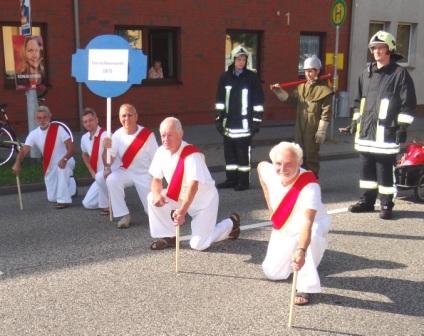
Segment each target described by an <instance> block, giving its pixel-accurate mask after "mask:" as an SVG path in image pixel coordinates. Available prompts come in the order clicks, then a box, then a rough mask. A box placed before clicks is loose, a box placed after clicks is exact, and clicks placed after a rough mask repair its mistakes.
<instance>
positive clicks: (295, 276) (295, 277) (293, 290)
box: [287, 271, 297, 328]
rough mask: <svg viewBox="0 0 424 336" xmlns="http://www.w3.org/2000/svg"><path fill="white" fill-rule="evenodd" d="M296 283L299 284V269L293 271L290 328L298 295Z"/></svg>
mask: <svg viewBox="0 0 424 336" xmlns="http://www.w3.org/2000/svg"><path fill="white" fill-rule="evenodd" d="M296 284H297V271H295V272H293V284H292V290H291V297H290V311H289V323H288V324H287V326H288V327H289V328H291V327H292V322H293V315H294V298H295V297H296Z"/></svg>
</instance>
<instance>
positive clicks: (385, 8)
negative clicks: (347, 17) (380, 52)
mask: <svg viewBox="0 0 424 336" xmlns="http://www.w3.org/2000/svg"><path fill="white" fill-rule="evenodd" d="M379 30H386V31H388V32H390V33H391V34H392V35H393V36H394V37H395V38H396V44H397V49H398V52H399V53H400V54H402V55H403V56H404V59H403V60H401V61H400V62H398V63H399V64H400V65H402V66H404V67H406V68H407V69H408V71H409V73H410V74H411V76H412V78H413V80H414V83H415V90H416V95H417V102H418V104H419V105H420V106H419V107H418V110H419V111H420V113H421V112H422V110H423V106H422V105H423V104H424V77H423V76H422V69H423V67H424V44H423V43H422V41H423V40H424V2H423V1H422V0H407V1H406V0H403V1H386V0H373V1H367V0H354V1H353V8H352V26H351V38H350V43H351V48H350V56H349V80H348V91H349V93H350V98H351V99H350V100H351V102H352V100H353V99H354V95H355V94H356V93H355V90H356V87H357V81H358V77H359V74H360V73H361V72H362V70H363V69H364V68H365V66H366V64H367V62H369V61H370V60H371V58H370V57H371V56H370V52H369V50H368V41H369V39H370V38H371V36H372V35H373V34H374V33H376V32H377V31H379ZM420 42H421V43H420Z"/></svg>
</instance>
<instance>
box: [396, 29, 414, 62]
mask: <svg viewBox="0 0 424 336" xmlns="http://www.w3.org/2000/svg"><path fill="white" fill-rule="evenodd" d="M399 26H409V41H408V43H409V45H408V60H407V61H405V59H401V60H400V61H399V62H398V63H399V64H401V65H402V66H405V67H409V68H412V67H414V65H415V50H416V44H415V43H414V41H416V37H415V36H416V24H415V23H412V22H398V24H397V26H396V45H397V44H398V40H397V39H398V36H397V35H398V29H399Z"/></svg>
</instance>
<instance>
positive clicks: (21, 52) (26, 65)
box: [12, 35, 45, 90]
mask: <svg viewBox="0 0 424 336" xmlns="http://www.w3.org/2000/svg"><path fill="white" fill-rule="evenodd" d="M12 41H13V58H14V60H15V81H16V89H17V90H27V89H34V88H36V87H37V86H39V85H42V84H43V83H44V80H45V71H44V52H43V51H44V47H43V39H42V38H41V36H21V35H14V36H12Z"/></svg>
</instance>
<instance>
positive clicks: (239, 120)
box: [215, 46, 264, 191]
mask: <svg viewBox="0 0 424 336" xmlns="http://www.w3.org/2000/svg"><path fill="white" fill-rule="evenodd" d="M231 57H232V59H233V63H232V64H231V65H230V66H229V67H228V70H227V71H226V72H225V73H224V74H223V75H222V76H221V78H220V79H219V83H218V90H217V95H216V104H215V109H216V121H215V123H216V127H217V129H218V132H219V133H220V134H221V135H222V136H223V137H224V156H225V172H226V180H225V181H224V182H222V183H219V184H218V185H217V187H218V188H234V190H236V191H241V190H246V189H248V188H249V185H250V146H251V143H252V137H253V135H254V134H255V133H257V132H258V131H259V127H260V124H261V122H262V115H263V111H264V94H263V91H262V87H261V83H260V81H259V78H258V76H257V75H256V73H254V72H253V71H251V70H248V69H247V61H248V57H249V55H248V51H247V50H246V48H245V47H244V46H238V47H236V48H234V49H233V50H232V52H231Z"/></svg>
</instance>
